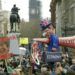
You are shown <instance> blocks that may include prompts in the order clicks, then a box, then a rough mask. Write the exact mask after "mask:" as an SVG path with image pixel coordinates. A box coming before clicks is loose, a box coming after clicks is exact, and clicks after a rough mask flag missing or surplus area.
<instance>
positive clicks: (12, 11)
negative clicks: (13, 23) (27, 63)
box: [11, 4, 20, 19]
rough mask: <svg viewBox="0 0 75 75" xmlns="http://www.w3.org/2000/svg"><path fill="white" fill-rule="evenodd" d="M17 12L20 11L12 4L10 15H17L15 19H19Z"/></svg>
mask: <svg viewBox="0 0 75 75" xmlns="http://www.w3.org/2000/svg"><path fill="white" fill-rule="evenodd" d="M19 10H20V9H19V8H18V7H16V4H14V5H13V8H12V9H11V13H12V14H16V15H17V18H19V19H20V17H19V14H18V11H19Z"/></svg>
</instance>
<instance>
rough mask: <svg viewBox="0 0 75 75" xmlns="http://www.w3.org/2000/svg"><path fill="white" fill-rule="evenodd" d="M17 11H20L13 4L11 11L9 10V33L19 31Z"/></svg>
mask: <svg viewBox="0 0 75 75" xmlns="http://www.w3.org/2000/svg"><path fill="white" fill-rule="evenodd" d="M19 10H20V9H19V8H18V7H16V4H14V5H13V7H12V9H11V14H10V25H11V32H12V31H15V32H16V31H17V29H18V30H19V23H20V16H19V14H18V11H19ZM13 29H14V30H13Z"/></svg>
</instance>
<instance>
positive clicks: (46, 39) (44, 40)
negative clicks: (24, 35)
mask: <svg viewBox="0 0 75 75" xmlns="http://www.w3.org/2000/svg"><path fill="white" fill-rule="evenodd" d="M33 41H38V42H42V43H49V42H50V40H49V39H48V38H33Z"/></svg>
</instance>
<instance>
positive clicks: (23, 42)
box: [20, 38, 28, 45]
mask: <svg viewBox="0 0 75 75" xmlns="http://www.w3.org/2000/svg"><path fill="white" fill-rule="evenodd" d="M21 44H26V45H27V44H28V38H20V45H21Z"/></svg>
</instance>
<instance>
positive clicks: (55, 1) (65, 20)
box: [50, 0, 75, 58]
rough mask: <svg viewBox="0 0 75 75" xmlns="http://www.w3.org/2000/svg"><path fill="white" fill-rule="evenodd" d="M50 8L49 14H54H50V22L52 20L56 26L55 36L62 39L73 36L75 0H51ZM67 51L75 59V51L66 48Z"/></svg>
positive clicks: (74, 33) (74, 32) (74, 30)
mask: <svg viewBox="0 0 75 75" xmlns="http://www.w3.org/2000/svg"><path fill="white" fill-rule="evenodd" d="M51 6H52V7H51ZM50 7H51V13H52V12H54V14H53V13H52V15H51V19H52V21H53V19H54V21H53V22H54V23H55V25H56V34H57V35H58V36H62V37H63V36H74V35H75V0H52V1H51V4H50ZM53 7H54V8H53ZM53 9H54V10H53ZM54 15H55V16H54ZM68 51H69V53H70V54H71V55H73V57H74V58H75V49H70V48H68Z"/></svg>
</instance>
